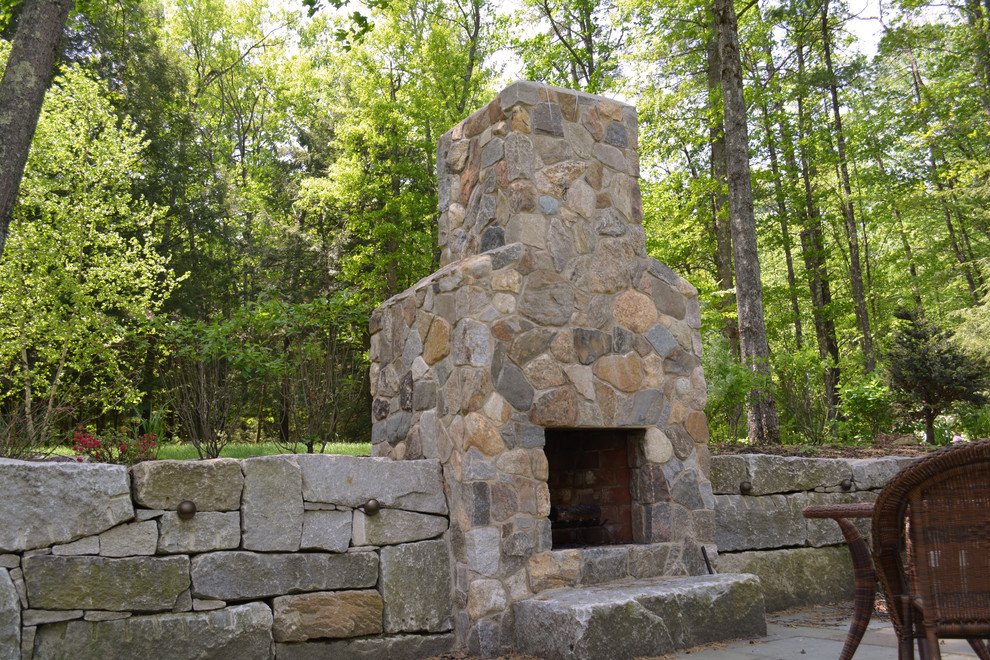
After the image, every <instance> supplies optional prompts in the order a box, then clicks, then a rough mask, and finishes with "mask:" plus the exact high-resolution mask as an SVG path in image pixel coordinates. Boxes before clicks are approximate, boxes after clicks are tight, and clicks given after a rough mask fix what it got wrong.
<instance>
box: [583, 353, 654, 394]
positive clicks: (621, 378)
mask: <svg viewBox="0 0 990 660" xmlns="http://www.w3.org/2000/svg"><path fill="white" fill-rule="evenodd" d="M593 372H594V374H595V376H597V377H598V378H601V379H602V380H604V381H605V382H606V383H609V384H610V385H612V386H614V387H615V388H616V389H618V390H621V391H623V392H635V391H636V390H637V389H639V386H640V385H641V384H642V383H643V365H642V360H640V358H639V356H638V355H636V354H635V353H627V354H626V355H606V356H605V357H601V358H598V360H596V361H595V365H594V367H593Z"/></svg>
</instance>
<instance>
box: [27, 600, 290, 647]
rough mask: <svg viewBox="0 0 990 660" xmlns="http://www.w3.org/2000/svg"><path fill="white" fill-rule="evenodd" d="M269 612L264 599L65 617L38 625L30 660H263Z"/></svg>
mask: <svg viewBox="0 0 990 660" xmlns="http://www.w3.org/2000/svg"><path fill="white" fill-rule="evenodd" d="M271 629H272V611H271V609H270V608H269V607H268V606H267V605H265V604H264V603H247V604H244V605H235V606H233V607H227V608H224V609H221V610H213V611H211V612H186V613H182V614H155V615H151V616H135V617H131V618H128V619H121V620H118V621H99V622H90V621H69V622H67V623H59V624H55V625H50V626H42V627H41V628H39V629H38V633H37V636H36V637H35V642H34V660H49V659H51V660H56V659H62V658H100V660H134V658H141V659H142V660H174V659H175V658H182V659H183V660H229V659H230V658H244V659H245V660H247V659H250V660H264V659H265V658H269V659H270V658H273V657H274V655H273V653H272V650H273V643H272V631H271Z"/></svg>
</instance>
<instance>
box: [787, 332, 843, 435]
mask: <svg viewBox="0 0 990 660" xmlns="http://www.w3.org/2000/svg"><path fill="white" fill-rule="evenodd" d="M828 366H829V365H828V363H827V362H826V361H824V360H822V359H821V358H820V357H819V356H818V351H817V350H815V349H812V348H810V347H807V348H805V349H804V350H800V351H792V352H782V353H778V354H777V355H775V356H774V360H773V374H774V377H775V379H776V380H775V386H774V388H773V391H774V396H775V398H776V400H777V409H778V410H779V411H780V416H781V421H782V424H781V436H782V437H783V438H784V441H785V442H793V441H794V440H796V439H800V440H801V441H802V442H807V443H810V444H823V443H825V442H826V441H827V440H828V439H829V437H830V432H831V428H830V420H829V419H828V401H827V399H826V397H825V386H824V383H825V371H826V369H827V368H828Z"/></svg>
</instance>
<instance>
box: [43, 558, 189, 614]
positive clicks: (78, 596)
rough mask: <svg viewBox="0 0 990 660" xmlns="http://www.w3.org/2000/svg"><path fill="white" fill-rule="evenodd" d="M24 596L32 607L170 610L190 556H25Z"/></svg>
mask: <svg viewBox="0 0 990 660" xmlns="http://www.w3.org/2000/svg"><path fill="white" fill-rule="evenodd" d="M24 582H25V584H26V586H27V594H28V602H30V603H31V606H32V607H34V608H37V609H81V610H109V611H114V612H119V611H144V612H154V611H156V610H157V611H164V610H171V609H172V608H173V607H174V606H175V604H176V601H177V600H178V598H179V596H180V595H181V594H183V593H184V592H186V591H187V590H188V589H189V557H186V556H184V555H177V556H174V557H125V558H122V559H110V558H106V557H89V556H86V557H58V556H55V555H38V556H34V557H25V559H24Z"/></svg>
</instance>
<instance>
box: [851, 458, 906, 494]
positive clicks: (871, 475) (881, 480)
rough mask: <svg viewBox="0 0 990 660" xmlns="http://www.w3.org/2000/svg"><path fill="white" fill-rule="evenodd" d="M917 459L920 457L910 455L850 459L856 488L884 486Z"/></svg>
mask: <svg viewBox="0 0 990 660" xmlns="http://www.w3.org/2000/svg"><path fill="white" fill-rule="evenodd" d="M916 460H918V459H917V458H913V457H908V456H887V457H885V458H863V459H859V460H854V461H850V464H851V465H852V473H853V475H852V479H853V481H854V482H856V488H858V489H860V490H863V489H867V488H871V489H879V488H883V487H884V486H886V485H887V483H888V482H889V481H890V480H891V479H893V478H894V475H896V474H897V473H898V472H900V471H901V470H903V469H904V468H906V467H907V466H909V465H911V464H912V463H914V462H915V461H916Z"/></svg>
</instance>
